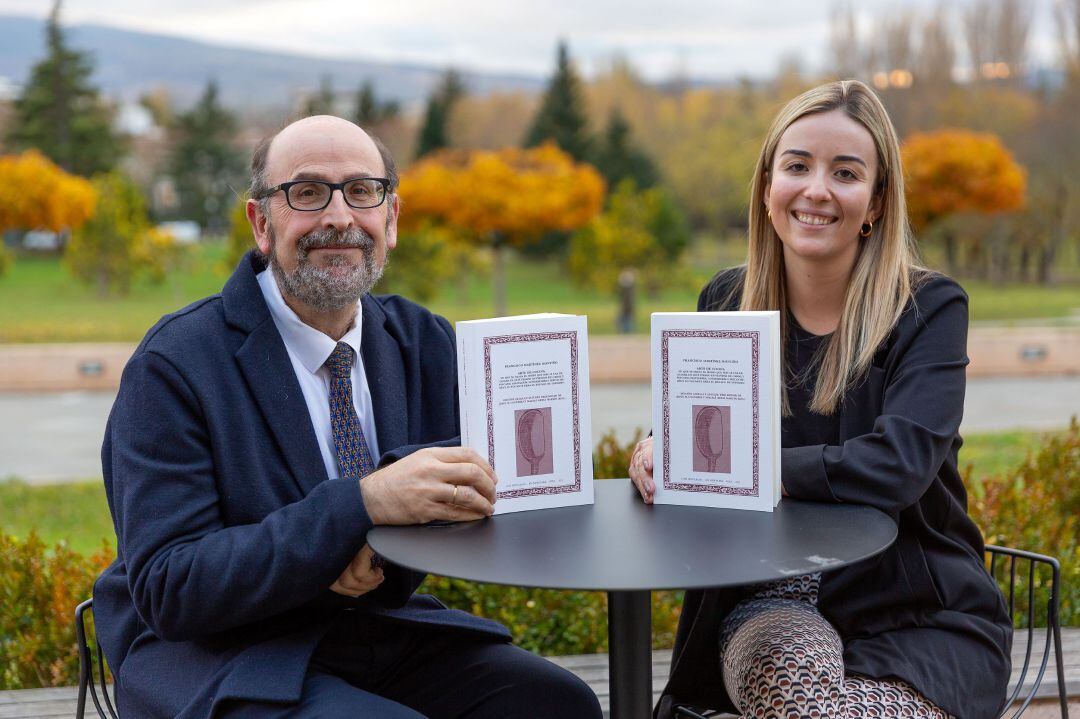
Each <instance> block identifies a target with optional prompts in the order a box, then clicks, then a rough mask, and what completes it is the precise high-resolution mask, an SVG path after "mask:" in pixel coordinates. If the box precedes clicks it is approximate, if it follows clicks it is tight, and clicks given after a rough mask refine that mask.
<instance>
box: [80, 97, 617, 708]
mask: <svg viewBox="0 0 1080 719" xmlns="http://www.w3.org/2000/svg"><path fill="white" fill-rule="evenodd" d="M396 185H397V178H396V172H395V170H394V166H393V162H392V160H391V159H390V157H389V154H388V153H386V152H385V150H384V149H383V148H382V147H381V146H380V145H377V144H376V142H374V141H373V140H372V138H370V137H369V136H368V135H367V134H366V133H364V131H363V130H361V129H360V128H359V127H357V126H356V125H354V124H352V123H350V122H347V121H345V120H341V119H339V118H335V117H329V116H319V117H310V118H306V119H304V120H300V121H298V122H296V123H293V124H292V125H290V126H288V127H286V128H285V129H284V130H282V131H281V132H280V133H278V135H277V136H276V137H274V138H272V140H271V141H270V142H266V143H263V144H262V145H260V147H259V148H258V149H257V150H256V152H255V155H254V157H253V160H252V193H251V196H252V197H253V198H255V199H252V200H250V201H249V202H248V207H247V213H248V219H249V220H250V222H251V226H252V230H253V232H254V235H255V240H256V242H257V244H258V247H259V250H260V252H259V253H254V252H253V253H249V255H248V256H246V257H245V258H244V259H243V261H241V263H240V265H239V267H238V268H237V269H236V272H235V273H234V274H233V276H232V277H231V278H230V279H229V281H228V282H227V283H226V285H225V287H224V289H223V290H222V292H221V294H220V295H215V296H213V297H209V298H207V299H205V300H202V301H200V302H197V303H195V304H194V305H191V306H190V307H187V308H185V309H183V310H181V311H179V312H177V313H175V314H173V315H169V316H167V317H165V318H164V319H162V320H161V321H160V322H159V323H158V324H157V325H156V326H155V327H154V328H153V329H151V330H150V332H149V333H148V334H147V336H146V338H145V339H144V340H143V342H142V344H140V345H139V348H138V349H137V350H136V352H135V355H134V356H133V357H132V359H131V361H130V362H129V363H128V365H127V367H126V368H125V370H124V376H123V380H122V382H121V387H120V392H119V395H118V397H117V399H116V404H115V405H114V407H113V410H112V413H111V415H110V417H109V424H108V428H107V430H106V436H105V443H104V446H103V448H102V464H103V469H104V475H105V484H106V489H107V492H108V498H109V505H110V509H111V511H112V514H113V521H114V525H115V528H116V535H117V554H118V557H117V560H116V562H115V563H114V564H113V565H112V566H111V567H110V568H109V569H108V570H107V571H106V572H105V573H104V574H103V575H102V577H101V579H100V580H99V581H98V583H97V586H96V588H95V603H94V608H95V614H96V618H97V622H96V624H97V627H98V631H99V638H100V641H101V643H102V646H103V647H104V649H105V654H106V657H107V658H108V660H109V665H110V666H111V667H112V669H113V672H114V674H115V675H116V678H117V683H116V690H117V697H118V702H119V705H120V706H119V709H120V713H121V714H122V715H123V716H124V718H125V719H130V718H131V717H142V716H146V717H150V716H162V717H164V716H170V717H171V716H180V717H208V716H214V717H247V716H251V717H285V716H288V717H294V716H305V717H306V716H319V717H337V716H342V717H345V716H348V717H389V718H393V719H397V718H398V717H401V718H405V717H409V718H410V719H415V718H416V717H421V716H428V717H470V718H476V719H479V718H481V717H484V718H486V717H545V716H552V717H554V716H566V717H599V716H600V709H599V704H598V703H597V701H596V697H595V696H594V695H593V694H592V692H591V691H589V689H588V687H587V686H586V685H585V684H584V683H582V682H581V681H580V680H578V679H577V678H576V677H574V676H573V675H571V674H569V673H567V672H564V671H563V670H561V669H559V668H558V667H555V666H554V665H552V664H550V663H548V662H546V661H544V660H542V659H540V658H538V657H535V656H533V655H531V654H529V653H528V652H525V651H523V650H521V649H518V648H516V647H514V646H512V645H511V644H509V635H508V633H507V631H506V630H505V628H503V627H502V626H500V625H498V624H496V623H494V622H491V621H488V620H483V619H479V618H477V617H473V616H471V615H468V614H465V613H463V612H457V611H452V610H449V609H447V608H446V607H445V606H444V605H442V604H441V603H440V602H438V600H436V599H434V598H432V597H428V596H423V595H416V594H413V592H414V590H415V589H416V587H417V586H418V585H419V583H420V580H421V578H422V577H421V576H420V575H418V574H415V573H413V572H409V571H406V570H404V569H402V568H400V567H395V566H393V565H388V566H385V567H381V566H379V564H380V562H378V561H377V558H375V557H373V555H372V552H371V549H370V548H369V547H368V546H367V545H366V543H365V536H366V534H367V532H368V530H369V529H371V528H372V527H373V526H374V525H378V524H410V523H419V522H427V521H430V520H470V519H477V518H480V517H484V516H487V515H490V514H491V512H492V511H493V508H492V502H494V500H495V489H494V487H495V481H496V479H495V476H494V473H493V472H492V470H491V467H490V466H488V464H487V463H486V462H485V461H484V460H483V459H482V458H480V457H479V456H478V455H477V454H475V453H474V452H472V451H470V450H466V449H462V448H460V447H454V446H449V445H451V444H453V443H454V442H453V441H448V440H453V438H454V437H455V435H457V433H458V427H457V416H458V415H457V405H456V400H457V390H456V369H455V365H454V343H453V339H452V333H451V330H450V326H449V324H448V323H447V322H446V320H444V319H442V318H439V317H435V316H434V315H432V314H430V313H429V312H427V311H426V310H424V309H422V308H421V307H419V306H417V305H415V304H412V303H411V302H408V301H407V300H404V299H402V298H400V297H379V298H376V297H372V296H371V295H370V294H368V291H369V290H370V289H371V287H372V286H373V285H374V284H375V282H376V281H377V280H378V278H379V275H380V273H381V271H382V268H383V265H384V264H385V262H386V254H387V252H388V251H390V250H392V249H393V248H394V246H395V244H396V242H397V218H398V211H399V207H400V205H399V201H398V198H397V196H396V194H395V192H394V191H395V189H396ZM267 264H269V268H268V269H267ZM438 443H441V444H442V446H438V447H432V446H428V447H423V448H421V446H423V445H433V444H438ZM380 451H381V452H382V454H381V460H378V461H376V460H377V459H378V458H379V457H380ZM376 466H377V467H378V469H376V468H375V467H376Z"/></svg>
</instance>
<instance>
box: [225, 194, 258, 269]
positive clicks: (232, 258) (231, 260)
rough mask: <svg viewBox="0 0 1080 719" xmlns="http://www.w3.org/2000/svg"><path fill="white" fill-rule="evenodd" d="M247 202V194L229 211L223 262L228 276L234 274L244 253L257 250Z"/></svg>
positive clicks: (238, 199)
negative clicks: (248, 216) (249, 220)
mask: <svg viewBox="0 0 1080 719" xmlns="http://www.w3.org/2000/svg"><path fill="white" fill-rule="evenodd" d="M247 201H248V198H247V194H246V193H245V194H244V195H242V196H241V197H239V198H237V200H236V202H234V203H233V206H232V209H231V210H230V211H229V234H228V235H226V236H225V257H224V258H222V261H221V264H222V270H224V272H225V273H226V274H232V271H233V269H235V268H236V265H237V264H239V263H240V258H241V257H243V256H244V253H246V252H247V251H248V250H252V249H255V236H254V235H252V234H251V224H250V223H248V218H247Z"/></svg>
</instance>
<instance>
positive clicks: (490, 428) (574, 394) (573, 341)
mask: <svg viewBox="0 0 1080 719" xmlns="http://www.w3.org/2000/svg"><path fill="white" fill-rule="evenodd" d="M549 340H570V395H571V397H570V399H571V403H572V405H573V408H574V430H573V433H574V482H573V483H572V484H560V485H554V486H550V487H531V488H529V489H516V490H512V491H507V492H496V493H495V496H496V497H497V498H498V499H513V498H515V497H535V496H537V495H540V494H568V493H570V492H580V491H581V425H580V417H579V416H578V414H579V410H578V408H579V402H578V333H577V332H536V333H533V334H523V335H501V336H497V337H485V338H484V393H485V395H486V397H485V399H486V402H487V437H488V464H490V465H491V468H492V469H495V413H494V412H493V411H492V408H493V402H492V398H491V346H492V345H497V344H505V343H507V342H545V341H549Z"/></svg>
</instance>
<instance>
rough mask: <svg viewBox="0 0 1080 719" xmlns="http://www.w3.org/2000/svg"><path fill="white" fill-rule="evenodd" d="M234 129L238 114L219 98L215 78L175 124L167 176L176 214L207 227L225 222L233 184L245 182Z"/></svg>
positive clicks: (210, 227) (233, 191)
mask: <svg viewBox="0 0 1080 719" xmlns="http://www.w3.org/2000/svg"><path fill="white" fill-rule="evenodd" d="M236 128H237V122H236V118H235V117H234V116H233V115H232V114H231V113H230V112H228V111H227V110H226V109H225V108H224V107H222V106H221V104H220V103H219V102H218V89H217V84H216V83H214V82H213V81H211V82H208V83H207V85H206V89H205V90H204V91H203V94H202V97H200V98H199V101H198V103H196V105H195V107H193V108H192V109H191V110H190V111H189V112H186V113H184V114H182V115H180V116H179V117H177V119H176V123H175V130H174V133H173V150H172V153H171V155H170V157H169V174H170V175H172V179H173V182H174V183H175V185H176V192H177V195H178V198H179V208H178V209H177V213H178V216H179V217H183V218H185V219H190V220H194V221H196V222H198V223H199V224H200V225H201V226H202V227H203V228H207V229H209V230H211V231H216V230H219V229H221V228H223V227H224V226H225V225H226V223H227V218H226V215H227V214H228V212H229V209H230V208H231V206H232V203H231V202H230V199H231V197H233V196H234V195H235V190H234V188H237V187H239V186H240V185H241V184H242V183H243V178H244V160H243V156H242V155H241V154H240V152H239V150H238V149H237V147H236V144H235V143H236Z"/></svg>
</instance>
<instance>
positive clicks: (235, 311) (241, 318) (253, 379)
mask: <svg viewBox="0 0 1080 719" xmlns="http://www.w3.org/2000/svg"><path fill="white" fill-rule="evenodd" d="M246 259H247V260H248V261H247V262H241V263H240V266H239V267H238V268H237V270H236V272H235V273H234V274H233V276H232V277H231V278H230V279H229V282H228V283H226V285H225V288H224V290H222V299H223V300H224V303H225V314H226V319H227V320H228V321H229V322H230V323H231V324H233V325H235V326H236V327H238V328H240V329H241V330H243V331H245V332H247V333H248V336H247V339H246V340H245V341H244V342H243V343H242V344H241V345H240V348H239V349H238V350H237V351H236V355H235V357H236V362H237V364H238V365H239V367H240V372H241V374H243V376H244V380H245V382H247V385H248V388H249V389H250V390H251V394H252V396H253V397H254V398H255V402H256V404H257V405H258V408H259V411H260V413H261V414H262V416H263V419H265V420H266V424H267V425H268V426H269V427H270V431H271V433H272V434H273V436H274V440H275V442H276V443H277V445H278V447H279V448H280V449H281V453H282V454H283V455H284V456H285V461H286V463H287V464H288V466H289V470H290V471H291V472H292V475H293V478H294V479H295V480H296V484H297V486H298V487H299V488H300V490H301V492H302V493H303V494H304V495H306V494H307V493H308V492H310V491H311V489H312V488H313V487H314V486H315V485H317V484H318V483H319V482H324V481H326V479H327V476H326V467H325V466H324V465H323V460H322V454H321V453H320V451H319V443H318V441H317V440H316V439H315V430H314V429H312V427H311V416H310V415H309V414H308V410H307V403H306V402H305V401H304V395H303V393H302V392H301V391H300V383H299V382H297V380H296V375H295V374H294V373H293V368H292V362H290V361H289V354H288V351H287V350H286V349H285V343H284V342H283V341H282V339H281V335H280V334H278V331H277V327H275V326H274V321H273V319H272V318H271V317H270V310H269V309H267V307H266V301H265V300H263V296H262V290H260V289H259V283H258V281H257V280H256V279H255V274H256V273H257V272H259V271H260V270H261V269H262V268H263V267H265V264H264V263H261V262H260V261H259V258H258V257H257V256H255V255H254V254H250V253H249V255H248V257H247V258H246Z"/></svg>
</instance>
